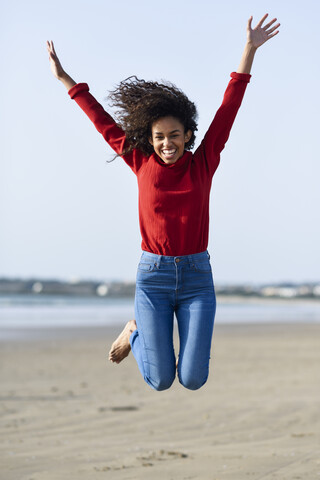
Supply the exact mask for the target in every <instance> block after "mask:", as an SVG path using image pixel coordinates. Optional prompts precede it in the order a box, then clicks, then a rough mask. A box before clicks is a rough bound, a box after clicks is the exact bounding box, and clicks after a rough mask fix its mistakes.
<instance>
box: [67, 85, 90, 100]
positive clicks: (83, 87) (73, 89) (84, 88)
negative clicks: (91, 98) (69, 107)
mask: <svg viewBox="0 0 320 480" xmlns="http://www.w3.org/2000/svg"><path fill="white" fill-rule="evenodd" d="M80 92H89V85H88V84H87V83H77V84H76V85H73V87H71V88H70V90H68V94H69V95H70V97H71V98H74V97H75V96H76V95H77V94H78V93H80Z"/></svg>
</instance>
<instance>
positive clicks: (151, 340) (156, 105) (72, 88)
mask: <svg viewBox="0 0 320 480" xmlns="http://www.w3.org/2000/svg"><path fill="white" fill-rule="evenodd" d="M267 16H268V15H267V14H266V15H264V16H263V17H262V19H261V20H260V22H259V23H258V24H257V26H256V27H255V28H252V17H250V19H249V20H248V25H247V43H246V45H245V49H244V52H243V55H242V58H241V62H240V65H239V68H238V70H237V72H233V73H231V80H230V82H229V84H228V87H227V90H226V92H225V94H224V97H223V101H222V105H221V106H220V108H219V109H218V111H217V113H216V115H215V117H214V119H213V121H212V123H211V125H210V127H209V129H208V131H207V133H206V135H205V136H204V138H203V140H202V142H201V144H200V146H199V147H198V148H197V149H196V151H195V152H194V153H191V151H190V150H191V148H192V147H193V145H194V141H195V131H196V130H197V123H196V119H197V111H196V107H195V105H194V104H193V103H192V102H191V101H190V100H189V99H188V98H187V97H186V95H185V94H184V93H183V92H182V91H181V90H179V89H178V88H177V87H175V86H174V85H173V84H171V83H168V82H166V83H158V82H147V81H144V80H140V79H138V78H137V77H129V78H127V79H126V80H124V81H122V82H121V83H120V84H119V86H118V87H117V88H116V90H114V91H113V92H111V94H110V96H109V97H110V100H111V102H112V105H113V106H115V107H117V111H118V122H117V123H116V122H115V121H114V120H113V119H112V117H111V116H110V115H109V114H108V113H107V112H106V111H105V110H104V109H103V107H102V106H101V105H100V104H99V103H98V102H97V101H96V99H95V98H94V97H93V96H92V95H91V94H90V93H89V87H88V85H87V84H86V83H76V82H75V81H74V80H72V78H71V77H70V76H69V75H68V74H67V73H66V72H65V71H64V70H63V68H62V66H61V63H60V61H59V59H58V57H57V54H56V52H55V49H54V45H53V42H52V41H51V42H49V41H48V42H47V49H48V52H49V60H50V64H51V70H52V72H53V74H54V75H55V77H56V78H57V79H58V80H60V81H61V82H62V83H63V85H64V86H65V87H66V88H67V90H68V93H69V95H70V97H71V98H72V99H74V100H75V101H76V103H77V104H78V105H79V106H80V108H81V109H82V110H83V111H84V112H85V113H86V114H87V116H88V117H89V119H90V120H91V121H92V122H93V123H94V125H95V127H96V129H97V130H98V132H100V133H101V134H102V136H103V138H104V139H105V140H106V141H107V142H108V144H109V145H110V146H111V147H112V148H113V149H114V151H115V152H116V154H117V156H120V157H122V158H123V159H124V161H125V162H126V163H127V164H128V165H129V167H130V168H131V169H132V171H133V172H134V173H135V174H136V176H137V180H138V187H139V222H140V231H141V236H142V255H141V260H140V263H139V265H138V272H137V278H136V296H135V320H130V321H129V322H128V323H127V325H126V326H125V328H124V330H123V331H122V333H121V334H120V335H119V337H118V338H117V339H116V341H115V342H114V343H113V345H112V347H111V350H110V353H109V359H110V360H111V361H112V362H115V363H120V362H121V361H122V360H123V359H124V358H125V357H127V356H128V354H129V352H130V350H132V353H133V355H134V357H135V359H136V361H137V364H138V367H139V369H140V371H141V374H142V376H143V378H144V380H145V381H146V382H147V383H148V384H149V385H150V386H151V387H152V388H154V389H156V390H165V389H168V388H169V387H170V386H171V385H172V382H173V381H174V379H175V376H176V371H177V372H178V378H179V381H180V383H181V384H182V385H183V386H184V387H186V388H188V389H191V390H196V389H198V388H200V387H201V386H202V385H203V384H204V383H205V382H206V380H207V378H208V372H209V358H210V349H211V340H212V333H213V324H214V317H215V310H216V299H215V292H214V285H213V278H212V271H211V265H210V257H209V253H208V252H207V246H208V233H209V196H210V189H211V182H212V177H213V175H214V173H215V171H216V169H217V167H218V165H219V161H220V153H221V151H222V150H223V148H224V146H225V143H226V141H227V139H228V137H229V134H230V130H231V127H232V124H233V122H234V119H235V117H236V114H237V111H238V109H239V107H240V105H241V102H242V98H243V96H244V93H245V90H246V87H247V84H248V82H249V81H250V77H251V75H250V71H251V66H252V62H253V59H254V55H255V53H256V50H257V48H259V47H260V46H261V45H262V44H264V43H265V42H266V41H268V40H270V38H272V37H274V36H275V35H276V34H277V33H278V30H277V28H278V27H279V25H280V24H279V23H277V24H275V22H276V20H277V19H276V18H274V19H273V20H271V21H270V22H269V23H267V24H265V25H264V22H265V20H266V18H267ZM174 314H175V316H176V318H177V323H178V331H179V339H180V351H179V355H178V361H177V360H176V358H175V352H174V347H173V319H174Z"/></svg>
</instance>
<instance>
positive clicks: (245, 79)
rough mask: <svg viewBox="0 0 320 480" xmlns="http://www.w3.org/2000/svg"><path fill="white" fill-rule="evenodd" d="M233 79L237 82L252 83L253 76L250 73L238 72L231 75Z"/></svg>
mask: <svg viewBox="0 0 320 480" xmlns="http://www.w3.org/2000/svg"><path fill="white" fill-rule="evenodd" d="M230 77H231V78H234V79H235V80H242V81H243V82H247V83H249V82H250V78H251V75H250V73H238V72H232V73H231V75H230Z"/></svg>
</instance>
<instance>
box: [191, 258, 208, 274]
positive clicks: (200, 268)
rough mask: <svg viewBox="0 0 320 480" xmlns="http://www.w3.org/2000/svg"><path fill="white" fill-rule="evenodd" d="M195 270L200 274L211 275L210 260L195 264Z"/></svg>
mask: <svg viewBox="0 0 320 480" xmlns="http://www.w3.org/2000/svg"><path fill="white" fill-rule="evenodd" d="M194 269H195V271H196V272H200V273H211V265H210V262H209V259H208V260H203V261H198V262H195V263H194Z"/></svg>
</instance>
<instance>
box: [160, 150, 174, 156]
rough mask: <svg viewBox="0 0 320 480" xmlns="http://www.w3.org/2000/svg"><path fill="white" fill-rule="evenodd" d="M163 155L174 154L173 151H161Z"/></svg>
mask: <svg viewBox="0 0 320 480" xmlns="http://www.w3.org/2000/svg"><path fill="white" fill-rule="evenodd" d="M162 151H163V153H164V154H166V155H172V154H174V153H175V150H162Z"/></svg>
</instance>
